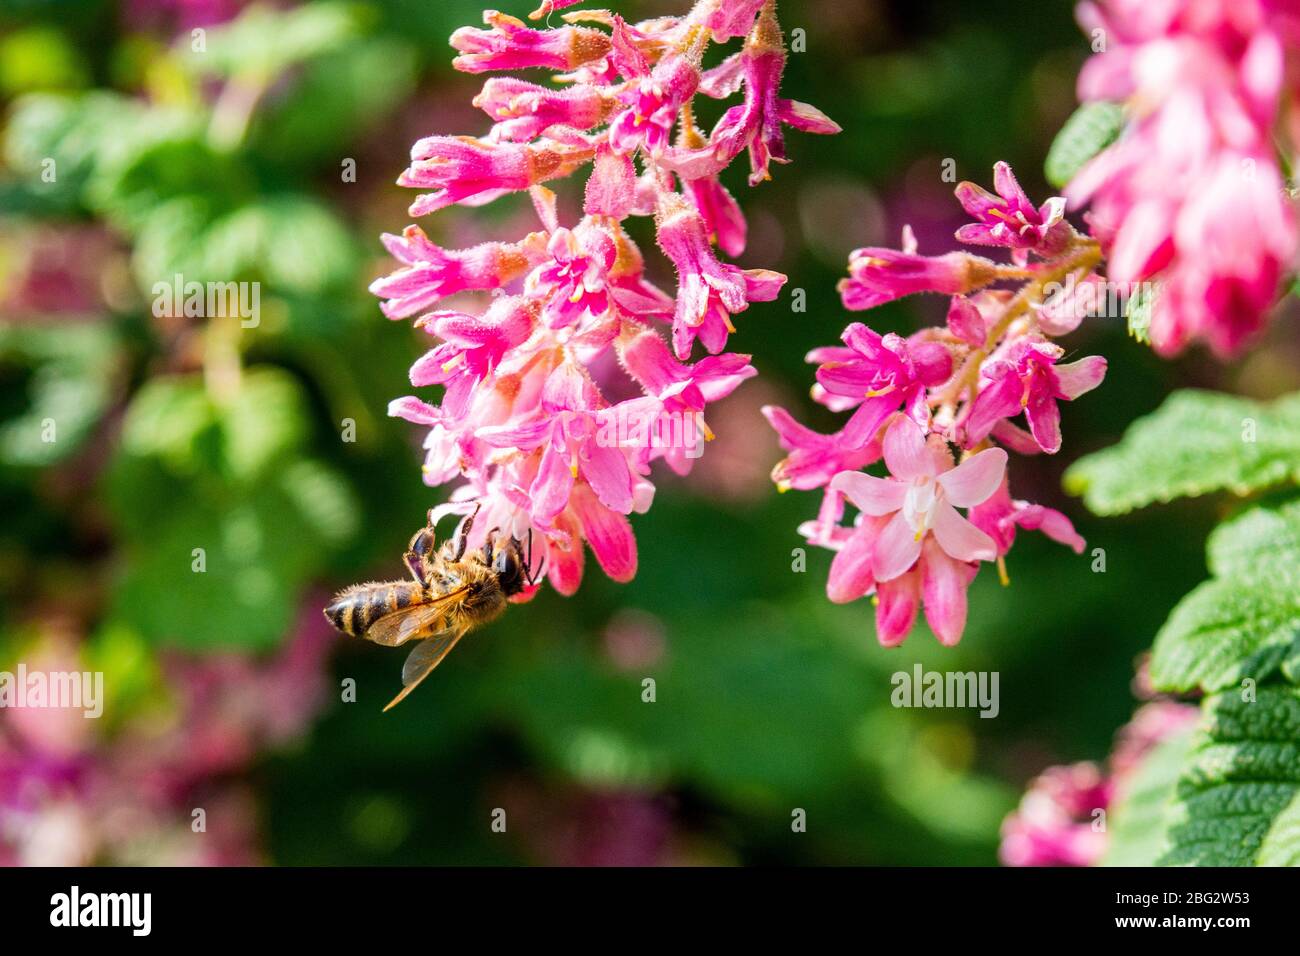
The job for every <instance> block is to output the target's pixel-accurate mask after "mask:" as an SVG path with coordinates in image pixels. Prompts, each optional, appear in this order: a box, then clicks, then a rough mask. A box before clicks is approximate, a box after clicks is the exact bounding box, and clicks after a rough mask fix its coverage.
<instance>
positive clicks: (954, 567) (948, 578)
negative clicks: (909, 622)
mask: <svg viewBox="0 0 1300 956" xmlns="http://www.w3.org/2000/svg"><path fill="white" fill-rule="evenodd" d="M971 577H972V575H971V573H970V568H969V567H967V566H966V565H963V564H962V563H960V562H958V561H954V560H953V559H952V558H950V557H948V555H946V554H944V553H943V550H942V549H941V548H940V547H939V546H938V544H936V543H935V542H932V541H927V542H926V548H925V553H924V554H923V555H922V557H921V590H922V593H923V594H924V596H925V619H926V621H927V622H928V623H929V625H930V630H932V631H934V636H935V637H937V638H938V639H939V643H940V644H943V645H944V646H945V647H952V646H954V645H955V644H956V643H957V642H958V641H960V640H961V635H962V631H964V630H965V629H966V588H967V586H969V584H970V581H971Z"/></svg>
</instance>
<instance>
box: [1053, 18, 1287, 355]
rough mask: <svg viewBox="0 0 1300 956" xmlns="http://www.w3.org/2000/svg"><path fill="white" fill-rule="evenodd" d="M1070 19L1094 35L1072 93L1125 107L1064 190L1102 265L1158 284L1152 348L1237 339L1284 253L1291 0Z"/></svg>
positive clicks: (1252, 329)
mask: <svg viewBox="0 0 1300 956" xmlns="http://www.w3.org/2000/svg"><path fill="white" fill-rule="evenodd" d="M1079 20H1080V22H1081V23H1082V24H1083V26H1084V27H1085V28H1086V29H1088V30H1089V31H1091V32H1092V34H1093V36H1094V37H1099V38H1102V39H1103V40H1104V41H1105V49H1104V50H1102V51H1100V52H1097V53H1096V54H1095V55H1094V56H1093V57H1092V58H1091V59H1090V60H1089V61H1088V63H1087V64H1086V65H1085V67H1084V69H1083V72H1082V73H1081V74H1080V76H1079V96H1080V98H1081V99H1083V100H1085V101H1095V100H1102V101H1110V102H1116V103H1121V104H1123V105H1124V108H1125V114H1126V118H1127V120H1128V122H1127V127H1126V129H1125V131H1124V133H1123V135H1121V137H1120V138H1119V140H1118V141H1117V142H1116V143H1114V144H1113V145H1111V146H1110V147H1109V148H1107V149H1105V150H1104V151H1102V152H1101V153H1100V154H1099V155H1098V156H1097V157H1095V158H1094V159H1093V160H1092V161H1091V162H1089V163H1088V164H1087V165H1086V166H1085V167H1084V168H1083V169H1082V170H1080V172H1079V173H1078V175H1077V176H1076V177H1075V178H1074V180H1073V181H1072V182H1071V183H1070V184H1069V186H1068V187H1067V189H1066V196H1067V197H1068V198H1069V200H1070V202H1071V204H1072V205H1074V206H1083V205H1085V204H1087V205H1088V206H1089V212H1088V221H1089V225H1090V227H1091V231H1092V234H1093V235H1094V236H1095V237H1096V238H1097V239H1098V240H1100V241H1101V243H1102V246H1103V248H1104V249H1105V250H1106V253H1107V257H1108V260H1109V266H1108V271H1109V275H1110V278H1111V280H1112V281H1113V282H1115V283H1117V284H1118V285H1119V286H1120V287H1121V288H1125V287H1128V288H1136V286H1135V285H1134V284H1136V283H1150V284H1151V287H1152V288H1153V289H1155V290H1156V291H1155V293H1154V298H1153V302H1152V305H1151V306H1150V309H1151V312H1150V323H1149V327H1148V329H1147V334H1148V335H1149V337H1150V339H1151V343H1152V345H1153V346H1154V347H1155V348H1156V349H1157V351H1159V352H1161V353H1162V354H1171V353H1174V352H1177V351H1179V350H1180V349H1182V348H1183V347H1184V346H1185V345H1187V344H1188V343H1190V342H1193V341H1204V342H1206V343H1208V344H1209V345H1210V346H1211V348H1213V349H1214V351H1215V352H1216V353H1218V354H1219V355H1221V356H1230V355H1234V354H1236V353H1238V352H1239V351H1240V350H1241V349H1242V348H1243V347H1244V346H1245V345H1246V344H1247V343H1248V342H1249V341H1250V339H1251V338H1253V337H1254V335H1255V334H1256V333H1257V332H1258V331H1259V330H1260V329H1261V328H1262V327H1263V326H1264V324H1265V321H1266V319H1267V315H1268V310H1269V309H1270V308H1271V307H1272V306H1273V305H1274V303H1275V302H1276V301H1277V297H1278V291H1279V286H1280V284H1281V280H1282V278H1283V276H1284V275H1286V274H1287V273H1289V272H1291V271H1293V269H1294V266H1295V262H1294V260H1295V255H1296V252H1297V234H1296V229H1297V222H1296V209H1295V203H1294V200H1293V198H1292V195H1291V193H1290V192H1289V190H1288V188H1287V186H1286V182H1285V176H1284V174H1283V172H1282V166H1281V164H1280V162H1279V159H1278V146H1277V143H1276V140H1275V134H1279V133H1285V132H1286V131H1288V130H1289V131H1290V132H1291V133H1292V135H1294V132H1295V129H1296V126H1295V123H1294V118H1295V117H1294V110H1295V92H1296V91H1295V90H1294V89H1293V90H1291V91H1290V93H1289V96H1288V95H1285V94H1286V91H1285V84H1286V82H1287V77H1288V76H1290V77H1292V81H1291V82H1292V83H1293V85H1294V77H1295V76H1296V75H1298V74H1297V71H1300V56H1298V55H1297V54H1298V53H1300V10H1298V9H1297V6H1296V4H1295V3H1294V2H1293V0H1164V2H1160V3H1156V4H1152V3H1149V2H1145V0H1096V2H1088V3H1083V4H1081V5H1080V7H1079ZM1287 100H1289V101H1290V106H1289V110H1290V111H1291V112H1292V114H1293V115H1292V116H1290V117H1284V116H1281V115H1280V113H1281V110H1282V106H1283V103H1284V102H1286V101H1287ZM1296 145H1297V144H1296V143H1295V142H1294V141H1292V142H1291V144H1290V147H1291V148H1292V149H1294V147H1295V146H1296Z"/></svg>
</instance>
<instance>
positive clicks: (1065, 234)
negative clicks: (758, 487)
mask: <svg viewBox="0 0 1300 956" xmlns="http://www.w3.org/2000/svg"><path fill="white" fill-rule="evenodd" d="M994 185H995V188H996V192H988V191H986V190H984V189H982V188H980V187H979V186H976V185H974V184H973V183H962V184H960V185H959V186H958V187H957V190H956V195H957V198H958V200H959V201H960V203H961V204H962V206H963V208H964V209H965V210H966V211H967V213H969V214H970V216H971V217H972V219H973V220H974V221H973V222H972V223H970V224H968V225H966V226H963V227H962V228H961V229H959V230H958V231H957V239H959V240H960V241H962V242H963V243H967V244H970V245H978V246H992V247H1001V248H1003V249H1004V250H1006V255H1007V257H1008V258H1009V259H1010V261H1009V262H1007V263H999V262H995V261H993V260H992V259H989V258H985V257H982V256H977V255H974V254H973V253H971V252H967V251H954V252H948V253H945V254H944V255H941V256H925V255H921V254H919V253H918V252H917V249H916V243H915V240H914V238H913V237H912V234H911V230H910V229H909V230H905V231H904V239H903V248H902V250H901V251H895V250H891V249H882V248H869V249H858V250H856V251H854V252H853V253H852V254H851V256H850V258H849V278H847V279H846V280H844V281H843V282H842V283H841V286H840V292H841V297H842V299H843V301H844V304H845V306H846V307H847V308H849V309H869V308H872V307H874V306H877V305H881V304H883V303H886V302H891V301H893V300H895V299H897V298H900V297H902V296H906V295H911V294H913V293H917V292H937V293H941V294H944V295H948V296H950V299H949V308H948V315H947V321H946V324H945V325H944V326H943V327H934V328H927V329H923V330H922V331H920V332H917V333H916V334H914V335H912V336H909V337H907V338H903V337H902V336H899V335H896V334H893V333H889V334H887V335H880V334H878V333H877V332H875V331H873V330H872V329H870V328H868V327H867V326H865V325H863V324H861V323H856V322H855V323H853V324H851V325H850V326H849V327H848V328H847V329H845V331H844V334H843V336H842V340H843V345H841V346H830V347H826V348H819V349H814V350H813V351H812V352H811V353H809V355H808V361H809V362H811V363H813V364H815V365H817V375H816V378H817V381H816V384H815V385H814V386H813V389H812V395H813V398H814V399H815V400H816V401H818V402H819V403H821V404H822V405H825V406H826V407H827V408H829V409H830V410H832V411H836V412H852V414H851V415H850V417H849V418H848V420H847V421H846V422H845V424H844V427H843V428H841V429H840V430H839V431H837V432H835V433H834V434H832V435H822V434H819V433H817V432H814V431H812V430H810V429H807V428H804V427H803V426H801V425H799V424H798V423H797V422H795V421H794V419H793V418H792V417H791V415H790V414H789V413H788V412H787V411H785V410H784V409H780V408H772V407H769V408H766V409H764V414H765V415H766V416H767V418H768V421H769V422H770V423H771V424H772V426H773V427H774V428H775V429H776V431H777V433H778V435H779V437H780V440H781V444H782V447H783V448H785V449H786V451H787V452H789V455H788V457H787V458H785V459H784V460H783V461H781V462H780V463H779V464H778V465H777V466H776V468H775V470H774V471H773V475H772V477H773V480H774V481H776V483H777V487H778V488H779V489H781V490H786V489H788V488H798V489H801V490H811V489H815V488H821V489H823V497H822V505H821V508H820V509H819V512H818V515H817V518H816V519H815V520H813V521H810V522H807V523H805V524H804V525H803V526H802V527H801V528H800V532H801V533H802V534H803V535H804V536H805V537H806V538H807V539H808V540H809V541H810V542H811V543H813V544H816V545H819V546H821V547H825V548H829V549H830V550H832V551H835V552H836V554H835V557H834V559H833V561H832V562H831V571H830V577H829V579H828V581H827V585H826V591H827V596H828V597H829V598H830V599H831V600H832V601H835V602H838V603H843V602H848V601H854V600H857V599H858V598H861V597H863V596H866V595H874V596H875V598H876V634H877V638H878V639H879V641H880V643H881V644H883V645H885V646H887V647H889V646H894V645H897V644H900V643H902V641H903V640H904V639H905V638H906V637H907V634H908V632H909V631H910V630H911V628H912V625H913V623H914V622H915V620H916V617H917V614H918V612H919V611H920V610H921V609H922V607H923V608H924V611H925V617H926V620H927V621H928V623H929V624H930V627H931V629H932V630H933V631H934V633H935V635H936V636H937V637H938V638H939V640H940V641H941V642H942V643H944V644H947V645H952V644H956V643H957V642H958V641H959V640H960V639H961V635H962V631H963V629H964V628H965V623H966V590H967V588H968V586H969V585H970V583H971V581H972V580H973V579H974V577H975V575H976V574H977V573H978V570H979V566H980V564H981V563H982V562H986V561H990V562H996V563H997V564H998V567H999V571H1000V572H1001V574H1002V577H1003V580H1004V581H1005V580H1006V572H1005V567H1004V565H1003V558H1004V556H1005V555H1006V553H1007V552H1008V551H1009V550H1010V548H1011V546H1012V544H1013V543H1014V541H1015V536H1016V531H1017V529H1026V530H1038V531H1042V532H1043V533H1044V534H1046V535H1048V536H1049V537H1051V538H1053V539H1054V540H1056V541H1059V542H1061V543H1062V544H1065V545H1067V546H1068V547H1070V548H1072V549H1074V550H1075V551H1076V552H1082V550H1083V540H1082V539H1081V538H1080V537H1079V536H1078V535H1077V534H1076V533H1075V531H1074V528H1073V526H1072V525H1071V524H1070V521H1069V519H1068V518H1066V517H1065V515H1063V514H1061V513H1060V512H1058V511H1054V510H1052V509H1050V508H1045V507H1043V506H1041V505H1034V504H1030V503H1028V502H1025V501H1018V500H1015V499H1013V498H1012V497H1011V493H1010V489H1009V481H1008V475H1007V461H1008V456H1007V451H1008V450H1010V451H1015V452H1018V453H1021V454H1036V453H1040V452H1046V453H1048V454H1055V453H1056V452H1057V451H1058V450H1060V447H1061V427H1060V422H1061V413H1060V407H1059V403H1061V402H1067V401H1072V400H1073V399H1075V398H1078V397H1079V396H1080V395H1083V394H1084V393H1086V392H1088V391H1090V390H1092V389H1093V388H1096V387H1097V386H1098V385H1099V384H1100V383H1101V380H1102V377H1103V376H1104V375H1105V372H1106V360H1105V359H1104V358H1101V357H1099V356H1091V357H1086V358H1081V359H1077V360H1074V361H1071V362H1063V361H1061V359H1062V357H1063V355H1064V351H1063V350H1062V349H1061V347H1060V346H1059V345H1057V344H1056V343H1055V342H1054V341H1052V339H1053V338H1054V337H1056V336H1059V335H1062V334H1064V333H1066V332H1069V331H1072V330H1073V328H1074V327H1075V326H1077V325H1078V318H1077V317H1075V315H1074V313H1075V310H1074V308H1073V307H1072V306H1063V305H1062V303H1061V302H1060V298H1061V297H1062V296H1064V295H1067V294H1068V295H1073V294H1075V292H1074V290H1077V289H1078V288H1080V287H1085V288H1086V287H1087V286H1088V284H1089V283H1091V282H1093V281H1095V280H1096V276H1095V269H1096V268H1097V266H1098V264H1099V263H1100V260H1101V253H1100V250H1099V248H1098V244H1097V243H1096V242H1095V241H1094V240H1092V239H1089V238H1088V237H1086V236H1082V235H1080V234H1079V233H1078V232H1077V231H1076V230H1075V229H1074V227H1073V226H1071V225H1070V223H1069V222H1068V221H1067V220H1066V219H1065V218H1064V202H1063V200H1061V199H1060V198H1059V197H1057V198H1054V199H1051V200H1049V201H1047V202H1046V203H1043V204H1041V205H1037V206H1036V205H1034V204H1033V203H1031V202H1030V201H1029V198H1028V197H1027V196H1026V195H1025V192H1024V190H1023V189H1021V187H1020V184H1019V183H1018V182H1017V181H1016V178H1015V176H1014V175H1013V174H1012V172H1011V169H1010V167H1009V166H1007V165H1006V164H1005V163H999V164H998V165H997V166H996V167H995V169H994ZM1009 285H1010V286H1011V287H1008V286H1009ZM1017 286H1018V287H1017ZM1021 418H1023V420H1024V427H1022V426H1021V425H1019V424H1017V420H1019V419H1021ZM954 449H955V450H956V451H957V452H958V453H959V455H960V458H959V459H957V458H955V457H954ZM882 459H883V464H884V466H885V470H886V472H887V475H886V476H884V477H881V476H877V475H872V474H868V473H866V472H864V471H862V469H863V468H865V467H868V466H871V465H873V464H875V463H877V462H880V461H882ZM846 503H847V504H851V505H852V506H853V507H854V509H856V517H855V518H854V519H853V522H852V524H850V525H846V524H844V519H845V512H846ZM959 509H965V510H966V514H965V515H962V514H961V512H960V511H959Z"/></svg>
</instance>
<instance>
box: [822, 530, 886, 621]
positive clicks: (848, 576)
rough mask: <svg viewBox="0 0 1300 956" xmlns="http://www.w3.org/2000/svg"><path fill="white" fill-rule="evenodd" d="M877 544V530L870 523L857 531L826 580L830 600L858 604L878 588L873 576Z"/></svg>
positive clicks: (833, 563) (834, 559)
mask: <svg viewBox="0 0 1300 956" xmlns="http://www.w3.org/2000/svg"><path fill="white" fill-rule="evenodd" d="M874 544H875V527H874V525H872V524H868V523H867V522H866V521H864V522H863V524H862V525H861V526H860V527H858V528H857V529H855V530H854V532H853V535H852V537H850V538H849V540H848V541H846V542H845V543H844V547H842V548H841V549H840V550H839V551H838V552H836V554H835V557H834V558H833V559H832V560H831V573H830V576H829V577H828V578H827V579H826V596H827V597H828V598H830V600H831V601H832V602H834V603H835V604H847V603H849V602H850V601H856V600H857V599H858V598H860V597H862V596H863V595H864V594H866V593H867V592H868V591H870V590H871V589H872V587H874V586H875V583H876V580H875V578H874V577H873V576H872V574H871V550H872V546H873V545H874Z"/></svg>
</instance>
